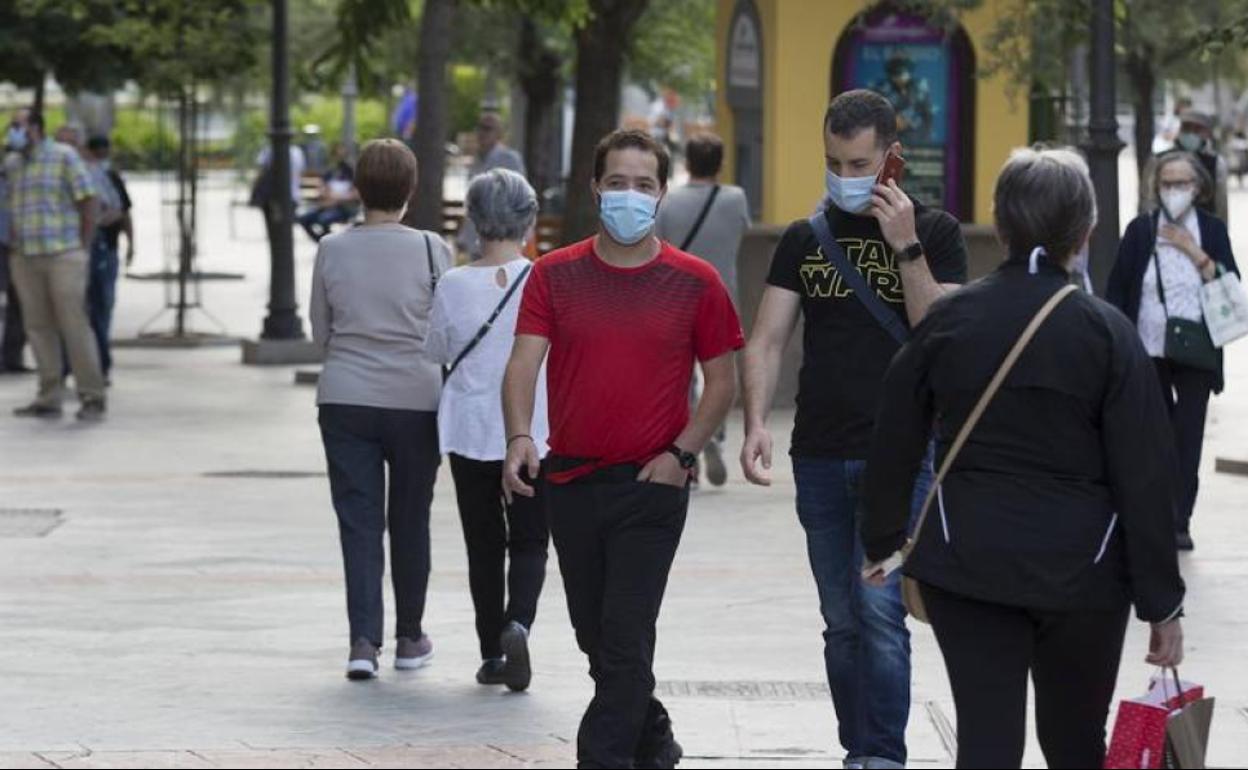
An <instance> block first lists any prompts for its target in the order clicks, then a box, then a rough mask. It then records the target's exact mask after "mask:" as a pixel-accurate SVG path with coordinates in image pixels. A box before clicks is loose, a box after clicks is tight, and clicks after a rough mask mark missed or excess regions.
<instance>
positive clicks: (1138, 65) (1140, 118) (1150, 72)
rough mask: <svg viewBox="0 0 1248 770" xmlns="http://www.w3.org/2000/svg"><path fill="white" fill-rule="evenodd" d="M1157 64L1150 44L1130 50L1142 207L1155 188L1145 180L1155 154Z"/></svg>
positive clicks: (1128, 75) (1139, 202)
mask: <svg viewBox="0 0 1248 770" xmlns="http://www.w3.org/2000/svg"><path fill="white" fill-rule="evenodd" d="M1154 67H1155V65H1154V52H1153V51H1152V50H1151V48H1149V47H1147V46H1146V47H1144V48H1142V49H1140V50H1136V51H1131V52H1129V53H1128V54H1127V57H1126V69H1127V77H1128V78H1129V79H1130V81H1131V104H1132V107H1133V108H1134V110H1135V164H1136V171H1137V174H1138V175H1139V182H1140V183H1139V196H1138V204H1139V208H1140V210H1141V211H1142V210H1143V209H1144V206H1145V204H1146V203H1147V200H1148V196H1149V194H1150V192H1151V191H1150V190H1148V185H1147V184H1145V181H1146V176H1147V172H1148V164H1149V161H1150V160H1151V159H1152V157H1153V137H1154V136H1156V134H1157V125H1156V120H1155V118H1154V116H1153V92H1154V91H1155V90H1156V88H1157V72H1156V70H1155V69H1154Z"/></svg>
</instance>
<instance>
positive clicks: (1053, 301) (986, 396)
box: [902, 285, 1079, 556]
mask: <svg viewBox="0 0 1248 770" xmlns="http://www.w3.org/2000/svg"><path fill="white" fill-rule="evenodd" d="M1078 290H1079V289H1078V287H1076V286H1073V285H1066V286H1063V287H1062V288H1061V289H1060V290H1058V292H1057V293H1056V294H1054V295H1053V296H1052V297H1050V298H1049V301H1048V302H1045V303H1044V306H1043V307H1041V308H1040V310H1039V311H1038V312H1037V313H1036V315H1035V316H1034V317H1033V318H1032V319H1031V323H1029V324H1027V328H1025V329H1024V330H1023V333H1022V335H1020V336H1019V338H1018V341H1016V342H1015V343H1014V347H1012V348H1010V352H1009V354H1007V355H1006V357H1005V360H1004V361H1002V362H1001V366H1000V368H998V369H997V373H996V374H994V375H993V377H992V380H991V381H990V382H989V383H988V387H987V388H985V389H984V393H983V395H981V396H980V397H979V401H978V403H976V404H975V408H974V409H972V410H971V414H970V415H969V416H968V417H967V418H966V422H965V423H963V424H962V430H960V431H958V436H957V438H955V439H954V440H953V445H952V446H951V447H949V452H948V453H947V454H946V455H945V461H944V462H943V463H941V465H940V471H939V472H938V473H937V474H936V479H935V481H934V482H933V483H932V488H931V489H929V490H928V491H927V498H926V499H924V501H923V510H922V511H921V512H920V513H919V521H918V524H917V525H915V529H914V536H913V537H911V538H910V540H909V542H907V543H906V545H905V547H904V548H902V555H903V556H909V555H910V552H911V551H913V550H914V547H915V546H916V545H917V544H918V542H919V535H921V534H922V532H923V523H924V522H925V521H927V514H928V511H930V510H931V508H932V502H933V500H935V499H936V495H937V494H938V493H939V491H940V485H941V483H943V482H944V480H945V476H946V475H948V473H949V469H950V468H951V467H953V462H954V460H956V459H957V458H958V453H959V452H961V451H962V447H963V446H964V445H965V444H966V440H967V439H968V438H969V437H970V435H971V431H973V430H975V425H976V423H978V422H979V418H981V417H983V416H984V412H985V411H987V409H988V404H990V403H991V402H992V399H993V397H994V396H996V395H997V391H998V390H1000V388H1001V383H1003V382H1005V378H1006V377H1007V376H1008V375H1009V373H1010V370H1011V369H1013V368H1014V364H1015V363H1017V362H1018V359H1019V357H1020V356H1021V355H1022V354H1023V351H1024V350H1025V349H1026V348H1027V345H1028V344H1030V343H1031V340H1032V338H1033V337H1035V336H1036V332H1037V331H1039V330H1040V327H1041V326H1042V325H1043V324H1044V322H1045V320H1047V319H1048V317H1049V316H1050V315H1051V314H1052V313H1053V311H1054V310H1056V309H1057V306H1058V305H1059V304H1061V302H1062V300H1064V299H1066V298H1067V297H1068V296H1070V295H1071V294H1073V293H1075V292H1076V291H1078Z"/></svg>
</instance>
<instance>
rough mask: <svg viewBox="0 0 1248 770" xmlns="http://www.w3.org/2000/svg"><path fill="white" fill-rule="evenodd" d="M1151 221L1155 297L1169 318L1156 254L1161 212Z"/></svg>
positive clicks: (1164, 288) (1158, 259)
mask: <svg viewBox="0 0 1248 770" xmlns="http://www.w3.org/2000/svg"><path fill="white" fill-rule="evenodd" d="M1152 223H1153V268H1154V269H1155V270H1156V271H1157V299H1159V300H1161V312H1163V313H1165V314H1166V319H1167V320H1169V319H1170V308H1169V307H1167V306H1166V287H1165V285H1164V282H1163V281H1162V279H1161V257H1159V256H1157V239H1158V238H1159V237H1160V236H1159V235H1158V229H1159V225H1160V223H1161V212H1158V213H1157V215H1156V216H1154V217H1153V219H1152Z"/></svg>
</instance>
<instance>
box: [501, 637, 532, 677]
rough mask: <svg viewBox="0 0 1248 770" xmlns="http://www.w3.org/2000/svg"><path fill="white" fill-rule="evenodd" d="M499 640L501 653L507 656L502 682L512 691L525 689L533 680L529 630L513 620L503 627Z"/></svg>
mask: <svg viewBox="0 0 1248 770" xmlns="http://www.w3.org/2000/svg"><path fill="white" fill-rule="evenodd" d="M500 641H501V642H502V645H503V654H504V655H506V656H507V666H506V668H504V669H503V684H505V685H507V689H509V690H511V691H512V692H521V691H523V690H527V689H528V688H529V683H530V682H532V681H533V666H532V665H531V664H530V662H529V630H528V629H527V628H525V627H524V626H522V625H520V624H519V623H517V622H516V621H514V620H513V621H511V622H510V623H508V624H507V627H506V628H504V629H503V635H502V638H501V640H500Z"/></svg>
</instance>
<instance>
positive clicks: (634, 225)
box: [598, 190, 659, 246]
mask: <svg viewBox="0 0 1248 770" xmlns="http://www.w3.org/2000/svg"><path fill="white" fill-rule="evenodd" d="M600 198H601V200H600V202H599V204H598V211H599V214H600V215H601V217H602V225H603V227H605V228H606V229H607V234H608V235H610V236H611V239H612V240H614V241H615V242H616V243H620V244H623V245H625V246H632V245H633V244H634V243H637V242H638V241H640V240H641V239H642V238H645V237H646V235H648V234H649V233H650V231H651V230H652V229H654V217H655V213H656V212H657V211H658V208H659V200H658V198H655V197H654V196H652V195H646V194H645V193H643V192H638V191H636V190H604V191H602V193H601V194H600Z"/></svg>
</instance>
